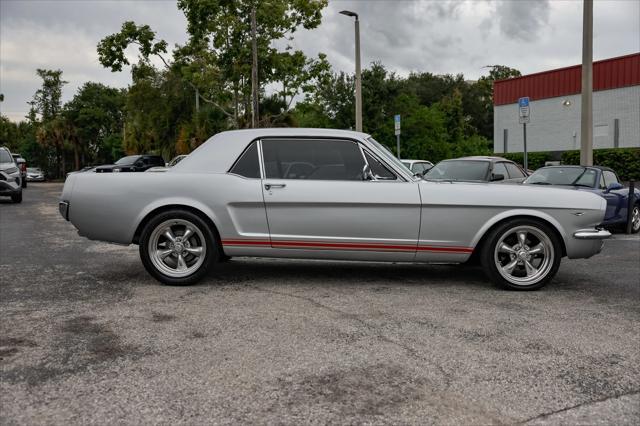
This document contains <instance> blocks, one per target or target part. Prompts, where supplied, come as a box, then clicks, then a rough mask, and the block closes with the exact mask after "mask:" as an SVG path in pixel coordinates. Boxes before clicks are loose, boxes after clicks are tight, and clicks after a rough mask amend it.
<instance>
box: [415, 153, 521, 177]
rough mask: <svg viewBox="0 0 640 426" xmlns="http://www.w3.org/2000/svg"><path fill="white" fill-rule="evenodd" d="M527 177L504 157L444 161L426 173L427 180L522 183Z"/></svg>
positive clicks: (478, 157) (518, 167)
mask: <svg viewBox="0 0 640 426" xmlns="http://www.w3.org/2000/svg"><path fill="white" fill-rule="evenodd" d="M526 177H527V174H526V173H525V171H524V170H523V169H522V168H520V166H518V165H517V164H516V163H514V162H513V161H510V160H507V159H506V158H502V157H483V156H477V157H462V158H456V159H453V160H444V161H441V162H439V163H438V164H436V165H435V166H434V167H433V168H432V169H431V170H429V171H428V172H427V173H425V175H424V178H425V179H427V180H450V181H467V182H510V183H520V182H522V181H523V180H525V178H526Z"/></svg>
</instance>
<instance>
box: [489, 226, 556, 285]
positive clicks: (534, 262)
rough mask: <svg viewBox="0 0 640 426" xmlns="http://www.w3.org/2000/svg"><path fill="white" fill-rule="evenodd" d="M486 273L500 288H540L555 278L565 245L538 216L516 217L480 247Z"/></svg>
mask: <svg viewBox="0 0 640 426" xmlns="http://www.w3.org/2000/svg"><path fill="white" fill-rule="evenodd" d="M481 250H482V251H481V253H480V260H481V262H482V266H483V268H484V270H485V273H486V274H487V275H488V276H489V278H490V279H491V280H492V281H493V282H495V283H496V284H497V285H498V286H499V287H501V288H504V289H509V290H537V289H539V288H542V287H544V286H545V285H546V284H547V283H548V282H549V281H551V280H552V279H553V277H554V276H555V274H556V272H558V268H559V267H560V260H561V257H562V246H561V243H560V240H559V237H558V236H557V234H556V233H555V232H554V231H553V230H552V229H551V228H550V227H549V225H547V224H545V223H543V222H540V221H537V220H535V219H513V220H509V221H507V222H505V223H503V224H501V225H500V226H498V227H496V228H495V229H493V230H492V231H491V232H490V234H489V235H488V236H487V239H486V240H485V244H484V246H483V247H482V248H481Z"/></svg>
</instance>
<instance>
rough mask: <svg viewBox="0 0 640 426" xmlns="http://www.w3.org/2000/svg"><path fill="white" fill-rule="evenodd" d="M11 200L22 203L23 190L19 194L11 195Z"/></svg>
mask: <svg viewBox="0 0 640 426" xmlns="http://www.w3.org/2000/svg"><path fill="white" fill-rule="evenodd" d="M11 201H13V202H14V203H21V202H22V191H20V192H19V193H17V194H14V195H12V196H11Z"/></svg>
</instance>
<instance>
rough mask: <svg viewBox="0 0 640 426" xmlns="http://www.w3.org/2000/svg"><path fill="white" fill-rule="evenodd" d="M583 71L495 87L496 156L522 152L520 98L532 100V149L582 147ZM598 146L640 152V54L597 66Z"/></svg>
mask: <svg viewBox="0 0 640 426" xmlns="http://www.w3.org/2000/svg"><path fill="white" fill-rule="evenodd" d="M581 68H582V67H581V66H580V65H575V66H571V67H566V68H560V69H555V70H550V71H544V72H539V73H535V74H529V75H525V76H522V77H516V78H510V79H506V80H499V81H496V82H495V83H494V87H493V112H494V114H493V142H494V144H493V146H494V152H496V153H504V152H522V151H523V131H522V124H520V122H519V107H518V99H519V98H522V97H529V100H530V103H529V110H530V122H529V123H528V124H527V150H528V151H530V152H534V151H566V150H571V149H579V148H580V109H581V102H580V97H581V95H580V91H581V82H582V77H581ZM593 124H594V129H593V147H594V148H595V149H597V148H623V147H640V53H634V54H631V55H626V56H620V57H617V58H611V59H605V60H603V61H597V62H594V63H593Z"/></svg>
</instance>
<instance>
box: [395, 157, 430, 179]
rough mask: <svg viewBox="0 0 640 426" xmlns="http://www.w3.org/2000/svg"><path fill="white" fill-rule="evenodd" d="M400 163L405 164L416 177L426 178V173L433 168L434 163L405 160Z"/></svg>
mask: <svg viewBox="0 0 640 426" xmlns="http://www.w3.org/2000/svg"><path fill="white" fill-rule="evenodd" d="M400 161H402V164H404V165H405V166H406V167H407V169H409V170H411V172H413V174H414V175H420V176H424V174H425V173H427V172H428V171H429V170H431V169H432V168H433V163H432V162H431V161H426V160H405V159H402V160H400Z"/></svg>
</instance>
